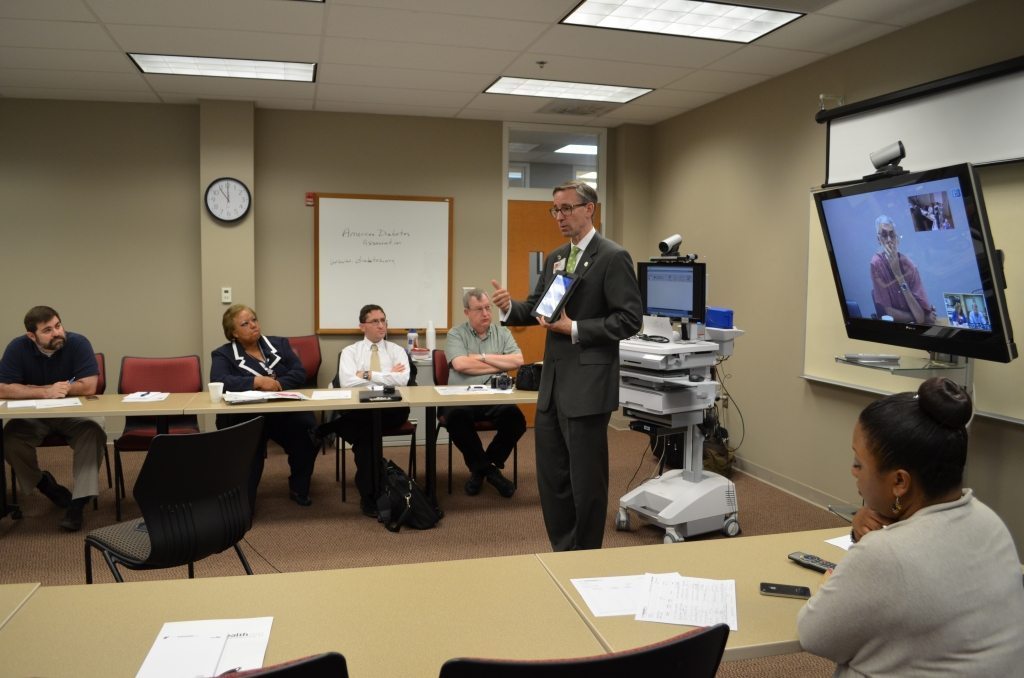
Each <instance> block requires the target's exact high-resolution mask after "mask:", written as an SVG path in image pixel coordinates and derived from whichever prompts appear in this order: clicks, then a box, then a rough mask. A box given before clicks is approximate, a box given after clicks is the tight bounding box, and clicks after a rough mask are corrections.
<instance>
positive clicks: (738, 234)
mask: <svg viewBox="0 0 1024 678" xmlns="http://www.w3.org/2000/svg"><path fill="white" fill-rule="evenodd" d="M1022 20H1024V6H1022V5H1020V3H1018V2H1016V1H1014V0H991V1H985V0H982V1H980V2H976V3H973V4H971V5H969V6H967V7H965V8H962V9H960V10H957V11H954V12H951V13H949V14H947V15H944V16H940V17H937V18H936V19H934V20H931V21H927V22H924V23H922V24H919V25H917V26H915V27H912V28H910V29H907V30H903V31H899V32H898V33H894V34H892V35H889V36H887V37H885V38H882V39H880V40H877V41H875V42H872V43H870V44H867V45H864V46H862V47H859V48H856V49H853V50H850V51H848V52H844V53H842V54H840V55H837V56H835V57H832V58H829V59H826V60H824V61H821V62H818V63H815V64H813V65H811V66H808V67H806V68H804V69H801V70H799V71H797V72H795V73H792V74H790V75H786V76H783V77H780V78H776V79H774V80H771V81H769V82H767V83H764V84H762V85H760V86H757V87H754V88H751V89H749V90H746V91H744V92H741V93H739V94H737V95H734V96H731V97H728V98H726V99H723V100H720V101H718V102H715V103H712V104H710V105H708V106H705V107H703V108H701V109H699V110H697V111H694V112H692V113H689V114H686V115H683V116H680V117H678V118H675V119H673V120H671V121H668V122H666V123H663V124H661V125H658V126H656V128H655V131H654V143H653V146H652V148H653V160H652V167H653V171H652V176H653V189H652V196H653V218H652V220H651V224H652V228H656V229H662V228H664V227H663V226H662V225H665V226H668V225H670V224H680V225H681V226H680V228H681V229H682V232H683V237H684V243H688V245H686V247H685V249H687V250H690V249H694V250H696V251H699V252H700V253H701V255H702V258H703V259H704V260H705V261H707V262H708V266H709V275H710V276H711V279H710V281H709V291H708V302H709V303H710V304H713V305H720V306H727V307H730V308H733V309H735V312H736V316H735V317H736V325H737V326H738V327H741V328H743V329H744V330H746V331H747V335H746V336H744V337H743V338H741V339H739V340H738V341H737V343H736V353H735V355H734V356H733V358H732V359H730V360H729V362H727V363H726V367H727V369H726V373H727V374H728V375H729V377H730V378H729V379H728V380H727V384H728V387H729V390H730V391H731V392H732V395H733V397H734V398H735V401H736V403H737V404H739V406H740V408H742V412H743V417H744V418H743V420H742V422H741V420H740V418H739V417H738V416H737V410H736V408H730V409H729V410H728V420H727V422H726V425H727V427H728V428H729V430H730V433H731V434H732V435H733V442H734V443H735V442H738V441H739V438H740V436H741V435H744V434H745V437H744V441H743V446H742V448H741V449H740V452H739V454H740V456H741V457H742V460H743V464H744V466H745V467H746V468H748V469H749V470H751V471H752V472H754V473H756V474H757V475H759V476H761V477H764V478H767V479H769V480H772V481H773V482H776V483H777V484H779V485H780V486H782V487H784V488H786V489H789V490H790V491H793V492H795V493H797V494H799V495H801V496H804V497H807V498H809V499H812V500H814V501H818V502H822V503H824V502H829V501H850V502H853V501H856V500H857V493H856V489H855V487H854V484H853V480H852V478H851V477H850V474H849V466H850V460H851V453H850V431H851V429H852V426H853V422H854V420H855V419H856V416H857V414H858V412H859V411H860V409H862V408H863V407H864V406H865V405H866V404H867V403H868V402H869V401H870V400H871V399H872V396H870V395H869V394H866V393H861V392H857V391H852V390H848V389H843V388H838V387H833V386H827V385H821V384H815V383H810V382H807V381H805V380H803V379H802V378H801V372H802V367H803V337H804V317H805V307H804V299H805V295H806V291H807V289H806V287H807V286H806V281H807V278H806V262H807V224H808V213H809V210H808V189H809V188H810V187H811V186H813V185H815V184H820V183H821V182H822V181H823V180H824V159H825V127H824V126H823V125H818V124H817V123H815V122H814V115H815V112H816V110H817V104H818V95H819V94H820V93H829V94H842V95H844V96H845V97H846V101H847V102H848V103H849V102H853V101H858V100H862V99H865V98H868V97H872V96H875V95H879V94H884V93H886V92H889V91H893V90H896V89H900V88H903V87H908V86H912V85H916V84H920V83H923V82H927V81H930V80H933V79H937V78H941V77H945V76H949V75H953V74H956V73H960V72H963V71H967V70H970V69H973V68H977V67H980V66H984V65H987V64H990V63H994V62H998V61H1002V60H1005V59H1009V58H1012V57H1015V56H1018V55H1019V54H1020V45H1021V42H1020V39H1019V35H1018V34H1017V31H1016V28H1015V27H1019V26H1020V25H1021V21H1022ZM936 45H941V46H942V48H941V49H936ZM870 150H872V149H865V156H866V154H867V153H868V152H869V151H870ZM908 154H913V149H908ZM866 162H867V160H866V158H865V163H866ZM667 230H671V229H667ZM657 232H659V233H660V232H661V231H660V230H659V231H657ZM1007 255H1008V256H1009V257H1014V256H1022V255H1024V253H1016V254H1015V253H1013V252H1008V253H1007ZM1015 320H1016V321H1017V324H1018V326H1019V325H1020V324H1021V323H1024V319H1021V318H1016V319H1015ZM1019 331H1020V328H1019V327H1018V332H1019ZM1021 479H1024V429H1022V427H1021V426H1019V425H1013V424H1006V423H1001V422H996V421H993V420H986V419H980V420H978V421H976V423H975V425H974V428H973V431H972V440H971V449H970V465H969V470H968V485H971V486H973V487H974V488H975V490H976V491H977V493H978V495H979V496H980V497H981V499H982V500H983V501H985V502H987V503H988V504H990V505H991V506H992V507H993V508H995V509H996V510H997V511H998V512H999V513H1000V515H1001V516H1002V518H1003V520H1005V521H1006V522H1007V523H1008V524H1009V525H1010V527H1011V530H1012V531H1013V532H1014V534H1015V538H1016V541H1017V544H1018V548H1021V547H1022V546H1024V501H1022V499H1021V493H1020V491H1019V489H1018V485H1019V482H1020V480H1021Z"/></svg>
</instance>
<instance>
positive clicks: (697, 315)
mask: <svg viewBox="0 0 1024 678" xmlns="http://www.w3.org/2000/svg"><path fill="white" fill-rule="evenodd" d="M636 275H637V280H638V281H639V282H640V296H641V298H642V300H643V304H644V314H645V315H659V316H665V317H669V318H679V319H681V320H692V321H694V322H700V323H702V322H704V315H705V311H706V307H707V302H706V299H705V296H704V295H705V290H706V288H707V269H706V267H705V265H704V264H703V263H696V262H691V263H685V264H684V263H678V262H675V261H672V260H657V259H654V260H652V261H640V262H637V265H636Z"/></svg>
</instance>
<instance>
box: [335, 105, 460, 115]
mask: <svg viewBox="0 0 1024 678" xmlns="http://www.w3.org/2000/svg"><path fill="white" fill-rule="evenodd" d="M316 110H318V111H336V112H342V113H373V114H375V115H411V116H425V117H428V118H454V117H455V116H456V114H458V112H459V110H460V108H459V107H457V106H455V107H445V106H418V105H415V104H410V105H406V106H403V105H400V104H379V103H378V104H369V103H359V102H348V101H318V102H317V104H316Z"/></svg>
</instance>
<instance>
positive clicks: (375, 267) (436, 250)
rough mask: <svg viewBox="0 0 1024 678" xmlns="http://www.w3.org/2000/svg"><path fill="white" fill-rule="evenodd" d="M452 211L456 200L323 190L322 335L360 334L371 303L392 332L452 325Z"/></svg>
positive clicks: (319, 209) (319, 251)
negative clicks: (381, 311)
mask: <svg viewBox="0 0 1024 678" xmlns="http://www.w3.org/2000/svg"><path fill="white" fill-rule="evenodd" d="M453 209H454V199H453V198H436V197H413V196H383V195H344V194H318V195H317V199H316V209H315V210H314V220H315V223H314V228H315V237H314V239H313V242H314V247H315V249H316V251H315V253H314V257H313V260H314V262H315V267H316V272H315V280H316V285H315V287H316V290H315V293H316V327H317V330H316V331H317V333H318V334H351V333H355V332H358V331H359V309H360V308H362V307H363V306H364V305H366V304H377V305H378V306H380V307H381V308H383V309H384V313H385V314H386V315H387V318H388V326H389V327H390V328H393V329H395V330H398V329H405V328H425V327H427V325H428V323H430V322H433V323H434V326H435V327H437V328H438V329H441V330H443V329H447V327H448V318H449V298H450V295H449V289H450V286H449V282H448V281H449V280H450V278H451V261H452V256H451V253H452V213H453Z"/></svg>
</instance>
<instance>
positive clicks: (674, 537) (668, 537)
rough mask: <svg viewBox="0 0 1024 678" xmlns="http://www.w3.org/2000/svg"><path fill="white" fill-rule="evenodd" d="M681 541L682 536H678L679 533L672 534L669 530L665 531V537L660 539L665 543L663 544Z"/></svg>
mask: <svg viewBox="0 0 1024 678" xmlns="http://www.w3.org/2000/svg"><path fill="white" fill-rule="evenodd" d="M682 541H683V538H682V537H680V536H679V535H677V534H672V533H671V532H666V533H665V538H664V539H663V540H662V543H665V544H679V543H681V542H682Z"/></svg>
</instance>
